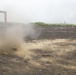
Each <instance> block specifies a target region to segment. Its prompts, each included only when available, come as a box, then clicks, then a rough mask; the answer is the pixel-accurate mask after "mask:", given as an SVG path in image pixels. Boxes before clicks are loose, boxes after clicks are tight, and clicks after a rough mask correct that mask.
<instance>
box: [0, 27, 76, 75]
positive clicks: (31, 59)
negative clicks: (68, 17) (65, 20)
mask: <svg viewBox="0 0 76 75" xmlns="http://www.w3.org/2000/svg"><path fill="white" fill-rule="evenodd" d="M36 29H37V31H40V32H41V33H40V36H39V37H38V38H36V39H28V40H26V41H25V43H24V44H23V49H25V50H23V51H21V52H19V54H21V55H22V57H19V56H15V55H6V54H1V55H0V75H76V27H75V26H74V27H73V26H37V27H36Z"/></svg>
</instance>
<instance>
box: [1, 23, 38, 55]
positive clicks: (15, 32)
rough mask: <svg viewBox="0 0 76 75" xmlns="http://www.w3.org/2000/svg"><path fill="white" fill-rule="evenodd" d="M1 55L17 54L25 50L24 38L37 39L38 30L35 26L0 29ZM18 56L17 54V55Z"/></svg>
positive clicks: (8, 26) (14, 26)
mask: <svg viewBox="0 0 76 75" xmlns="http://www.w3.org/2000/svg"><path fill="white" fill-rule="evenodd" d="M0 29H1V30H0V53H2V54H15V53H16V52H18V53H19V51H20V52H22V51H23V50H24V48H23V44H24V43H25V41H24V38H25V39H26V38H27V37H31V38H37V33H36V30H35V29H34V26H33V25H30V24H27V25H21V24H18V25H15V24H12V25H6V26H2V27H0ZM16 54H17V53H16Z"/></svg>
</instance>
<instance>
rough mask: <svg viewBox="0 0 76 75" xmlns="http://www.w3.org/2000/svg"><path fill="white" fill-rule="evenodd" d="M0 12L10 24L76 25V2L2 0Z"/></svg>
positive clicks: (67, 0) (0, 17) (75, 0)
mask: <svg viewBox="0 0 76 75" xmlns="http://www.w3.org/2000/svg"><path fill="white" fill-rule="evenodd" d="M0 10H3V11H7V15H8V16H7V19H8V22H24V23H28V22H39V21H40V22H45V23H63V22H64V21H66V23H76V0H0ZM1 19H3V15H2V14H0V21H1Z"/></svg>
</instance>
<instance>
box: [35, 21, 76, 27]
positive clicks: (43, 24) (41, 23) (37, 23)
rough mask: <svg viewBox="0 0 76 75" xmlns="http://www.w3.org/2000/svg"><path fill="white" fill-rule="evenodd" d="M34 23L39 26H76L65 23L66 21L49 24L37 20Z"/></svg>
mask: <svg viewBox="0 0 76 75" xmlns="http://www.w3.org/2000/svg"><path fill="white" fill-rule="evenodd" d="M34 25H38V26H76V24H64V23H60V24H49V23H44V22H35V23H34Z"/></svg>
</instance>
